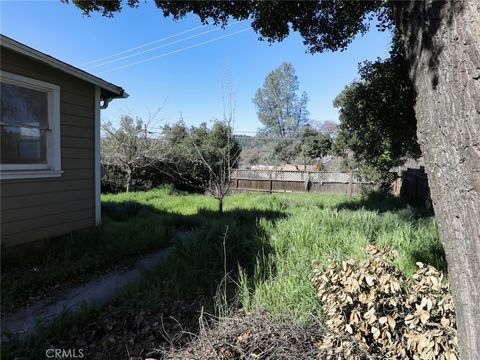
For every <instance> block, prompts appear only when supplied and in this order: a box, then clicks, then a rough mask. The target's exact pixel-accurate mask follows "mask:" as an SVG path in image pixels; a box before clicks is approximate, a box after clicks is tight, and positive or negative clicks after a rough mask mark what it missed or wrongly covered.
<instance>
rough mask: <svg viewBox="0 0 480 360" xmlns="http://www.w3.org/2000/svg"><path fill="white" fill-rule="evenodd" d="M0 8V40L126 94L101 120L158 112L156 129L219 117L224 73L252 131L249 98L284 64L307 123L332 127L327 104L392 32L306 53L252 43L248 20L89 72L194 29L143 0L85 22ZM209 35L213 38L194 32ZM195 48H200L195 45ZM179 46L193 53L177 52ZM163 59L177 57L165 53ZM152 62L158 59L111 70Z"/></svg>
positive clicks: (67, 10) (60, 11)
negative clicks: (294, 78)
mask: <svg viewBox="0 0 480 360" xmlns="http://www.w3.org/2000/svg"><path fill="white" fill-rule="evenodd" d="M0 6H1V9H0V10H1V14H0V16H1V18H0V29H1V32H2V34H4V35H7V36H10V37H12V38H13V39H15V40H17V41H20V42H22V43H24V44H26V45H29V46H31V47H33V48H35V49H37V50H40V51H42V52H45V53H47V54H49V55H52V56H54V57H56V58H58V59H60V60H63V61H65V62H67V63H70V64H72V65H74V66H78V67H80V68H82V69H84V70H87V71H89V72H91V73H92V74H95V75H98V76H100V77H102V78H103V79H105V80H107V81H110V82H113V83H115V84H117V85H120V86H122V87H123V88H124V89H125V90H126V91H127V92H128V93H129V94H130V97H129V98H128V99H125V100H115V101H113V102H112V103H110V106H109V108H108V109H107V110H103V112H102V119H103V120H109V121H113V122H116V121H117V120H118V118H119V116H120V114H122V113H128V114H130V115H133V116H141V117H144V118H146V117H147V116H148V114H149V112H150V113H153V112H154V111H155V110H157V109H158V108H159V107H162V110H161V112H160V114H159V115H158V118H157V119H158V121H160V124H162V123H170V122H174V121H176V120H177V119H178V117H179V114H180V112H182V114H183V118H184V120H185V122H187V123H188V124H199V123H200V122H202V121H207V122H208V121H209V120H211V119H212V118H220V117H221V116H222V114H223V105H222V78H223V74H225V71H226V69H228V72H229V73H230V77H231V80H232V83H233V91H234V95H235V103H236V119H235V130H236V131H237V132H242V131H255V130H256V129H257V128H258V127H260V126H261V124H260V123H259V121H258V119H257V116H256V112H255V108H254V105H253V103H252V98H253V96H254V94H255V91H256V90H257V89H258V88H259V87H260V86H261V85H262V83H263V81H264V79H265V76H266V75H267V74H268V73H269V72H270V71H272V70H273V69H274V68H276V67H278V66H279V65H281V64H282V62H291V63H292V64H293V65H294V66H295V69H296V71H297V75H298V78H299V81H300V89H301V90H305V91H306V92H307V93H308V95H309V97H310V102H309V111H310V117H311V118H312V119H315V120H320V121H323V120H336V119H337V117H338V115H337V110H336V109H335V108H333V105H332V101H333V99H334V98H335V96H336V95H337V94H338V93H339V92H340V91H341V90H342V89H343V88H344V87H345V85H347V84H349V83H350V82H351V81H352V80H354V79H355V78H356V77H357V69H358V63H359V62H361V61H363V60H368V59H370V60H371V59H376V58H377V57H382V58H384V57H386V56H388V50H389V47H390V34H389V33H382V32H378V31H377V30H376V29H375V27H372V29H371V30H370V32H368V33H367V34H366V35H365V36H363V37H360V36H359V37H357V38H356V39H355V40H354V41H353V43H352V44H351V45H350V47H349V48H348V49H347V50H346V51H344V52H336V53H331V52H328V53H323V54H314V55H311V54H306V53H305V49H306V48H305V46H304V45H303V43H302V39H301V37H300V36H299V35H298V34H292V35H290V36H289V37H288V38H287V39H286V40H284V41H283V42H281V43H275V44H272V45H270V44H269V43H268V42H262V41H258V35H257V34H255V33H254V32H253V31H252V30H246V31H243V32H242V30H244V29H249V24H248V22H244V23H236V24H233V25H231V26H229V27H228V28H227V29H226V30H222V29H218V30H214V29H215V27H213V26H205V27H202V28H198V29H195V30H192V31H190V32H188V33H184V34H182V35H179V36H176V37H172V38H170V39H168V40H164V41H162V42H157V43H155V44H152V45H150V46H149V47H143V48H141V49H139V50H138V51H143V50H147V49H151V48H153V47H157V46H161V45H166V44H168V43H170V42H174V41H178V40H181V39H184V38H187V37H192V36H194V35H197V34H199V35H198V36H195V37H192V38H190V39H186V40H184V41H181V42H178V43H175V44H171V45H168V46H163V47H162V48H158V49H155V50H152V51H148V52H145V53H143V54H139V55H137V56H132V57H130V58H127V59H123V60H120V61H118V62H112V63H109V64H105V65H103V66H98V67H88V66H86V65H83V64H85V63H87V62H89V61H92V60H95V59H99V58H102V57H106V56H110V55H112V54H116V53H118V52H122V51H124V50H128V49H131V48H134V47H137V46H140V45H143V44H146V43H149V42H153V41H156V40H159V39H162V38H165V37H168V36H172V35H175V34H178V33H180V32H184V31H188V30H191V29H193V28H195V27H198V26H200V25H201V23H200V22H199V20H198V18H196V17H194V16H191V17H187V18H185V19H183V20H180V21H178V22H174V21H173V20H171V19H168V18H164V17H163V15H162V13H161V11H159V10H157V9H156V7H155V5H154V4H153V3H152V2H149V1H147V2H146V3H141V4H140V6H139V7H138V8H136V9H131V8H128V7H125V8H124V9H123V11H122V12H121V13H119V14H117V15H115V17H114V18H105V17H102V16H100V15H99V14H94V15H92V16H91V17H84V16H83V15H82V14H81V12H80V10H79V9H77V8H76V7H74V6H73V5H65V4H62V3H61V2H60V1H59V0H55V1H4V0H2V1H1V3H0ZM209 30H213V31H210V32H208V33H204V34H201V35H200V33H203V32H206V31H209ZM233 33H236V34H233ZM230 34H233V35H231V36H230ZM226 35H228V36H227V37H224V38H221V39H217V38H219V37H223V36H226ZM215 39H217V40H215ZM203 42H208V43H205V44H203V45H199V44H200V43H203ZM197 45H199V46H197ZM186 47H191V48H189V49H186V50H183V51H178V50H181V49H183V48H186ZM177 51H178V52H177ZM171 52H175V53H172V54H168V55H165V54H167V53H171ZM130 54H131V52H130V53H125V54H123V55H122V56H125V55H130ZM155 56H160V57H159V58H157V59H155V60H152V61H146V62H144V63H141V64H137V65H133V66H128V67H125V68H122V69H117V70H116V68H118V67H121V66H125V65H130V64H132V63H134V62H136V61H143V60H145V59H148V58H151V57H155ZM119 57H120V56H119ZM113 59H114V58H109V59H106V60H104V62H107V61H110V60H113Z"/></svg>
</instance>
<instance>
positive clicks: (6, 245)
mask: <svg viewBox="0 0 480 360" xmlns="http://www.w3.org/2000/svg"><path fill="white" fill-rule="evenodd" d="M81 222H91V223H92V225H91V226H92V227H94V226H95V218H94V217H91V216H90V217H87V218H81V219H78V220H74V221H68V222H65V223H62V224H61V225H70V224H72V225H73V224H78V223H81ZM56 226H59V225H49V226H44V227H40V228H37V229H35V230H27V231H22V232H18V233H14V234H9V235H2V243H3V241H6V240H7V237H13V236H19V235H22V234H28V233H31V232H34V231H37V230H45V229H49V228H55V227H56ZM87 227H89V226H88V225H87V226H85V227H82V228H77V227H75V228H74V229H72V230H68V231H66V232H65V235H66V234H68V233H69V232H74V231H78V230H81V229H84V228H87ZM62 232H63V231H62ZM58 236H62V235H53V236H43V237H41V238H40V239H37V240H42V239H47V238H49V237H58ZM32 241H35V240H31V241H30V240H27V241H20V242H19V241H16V242H13V243H12V242H11V241H6V244H5V247H7V248H8V247H11V246H15V245H21V244H28V243H29V242H32Z"/></svg>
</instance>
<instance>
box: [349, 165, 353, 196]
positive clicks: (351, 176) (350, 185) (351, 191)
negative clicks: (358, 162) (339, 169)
mask: <svg viewBox="0 0 480 360" xmlns="http://www.w3.org/2000/svg"><path fill="white" fill-rule="evenodd" d="M348 195H349V196H350V197H351V196H352V195H353V172H352V171H350V173H349V174H348Z"/></svg>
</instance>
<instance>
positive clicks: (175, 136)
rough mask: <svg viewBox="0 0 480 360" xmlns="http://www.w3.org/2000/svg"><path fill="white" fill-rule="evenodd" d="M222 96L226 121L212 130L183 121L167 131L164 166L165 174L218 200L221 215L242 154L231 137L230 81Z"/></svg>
mask: <svg viewBox="0 0 480 360" xmlns="http://www.w3.org/2000/svg"><path fill="white" fill-rule="evenodd" d="M222 93H223V95H222V98H223V99H222V100H223V107H224V109H223V119H222V120H215V121H214V124H213V126H212V127H211V128H210V129H208V128H207V127H206V124H202V125H200V127H198V128H195V127H192V128H187V127H186V126H185V124H184V123H183V121H182V120H180V121H179V122H178V123H177V124H175V125H174V126H167V127H165V128H164V140H165V142H164V146H165V147H166V149H165V154H166V158H167V159H168V161H165V162H164V163H162V167H163V169H162V171H164V172H166V173H169V175H170V176H171V177H172V178H174V179H175V180H177V181H180V182H182V183H184V184H186V185H188V186H190V187H193V188H197V189H200V190H202V191H204V192H205V193H206V194H208V195H210V196H212V197H213V198H215V199H216V200H217V201H218V210H219V212H223V201H224V198H225V196H226V195H227V194H228V192H229V190H230V182H231V171H232V168H234V167H236V166H237V164H238V161H239V158H240V152H241V147H240V145H239V143H238V141H236V140H235V139H234V138H233V135H232V129H233V126H234V118H235V106H234V101H233V93H232V87H231V83H230V82H228V84H227V89H226V90H225V88H224V87H223V86H222ZM166 129H168V130H166ZM169 132H170V133H169ZM170 137H171V138H170Z"/></svg>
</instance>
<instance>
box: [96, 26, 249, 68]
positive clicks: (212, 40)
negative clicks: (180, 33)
mask: <svg viewBox="0 0 480 360" xmlns="http://www.w3.org/2000/svg"><path fill="white" fill-rule="evenodd" d="M248 30H250V28H249V27H248V28H245V29H242V30H239V31H235V32H233V33H230V34H227V35H223V36H219V37H216V38H213V39H210V40H207V41H203V42H201V43H198V44H194V45H190V46H187V47H184V48H181V49H178V50H174V51H170V52H168V53H165V54H161V55H157V56H153V57H151V58H148V59H143V60H139V61H136V62H133V63H130V64H126V65H122V66H118V67H116V68H113V69H109V70H106V71H102V72H100V73H99V74H106V73H109V72H112V71H117V70H120V69H125V68H127V67H130V66H134V65H137V64H143V63H146V62H148V61H152V60H156V59H160V58H163V57H165V56H168V55H172V54H176V53H179V52H182V51H185V50H188V49H193V48H196V47H199V46H202V45H205V44H209V43H211V42H214V41H217V40H221V39H225V38H227V37H230V36H233V35H237V34H240V33H242V32H245V31H248Z"/></svg>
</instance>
